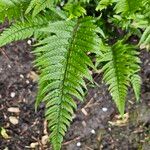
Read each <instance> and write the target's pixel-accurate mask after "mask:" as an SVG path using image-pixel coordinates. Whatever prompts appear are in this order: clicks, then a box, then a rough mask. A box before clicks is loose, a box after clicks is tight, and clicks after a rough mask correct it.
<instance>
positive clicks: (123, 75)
mask: <svg viewBox="0 0 150 150" xmlns="http://www.w3.org/2000/svg"><path fill="white" fill-rule="evenodd" d="M137 54H138V53H137V52H136V50H135V49H134V48H133V47H132V46H130V45H127V44H123V43H122V41H118V42H117V43H116V44H114V45H113V46H112V47H109V46H106V47H105V49H104V47H103V54H102V55H101V56H100V57H99V58H98V61H99V62H103V63H105V64H104V66H103V67H102V71H103V72H104V75H103V79H104V81H105V82H106V84H108V85H109V88H108V89H109V91H110V93H111V96H112V98H113V100H114V101H115V103H116V105H117V107H118V110H119V112H120V114H121V115H122V116H123V114H124V109H125V100H126V95H127V90H128V86H129V81H130V76H131V75H132V74H136V72H137V71H138V69H139V63H140V60H139V58H138V57H137ZM134 77H135V76H133V77H132V79H133V78H134ZM132 83H133V86H134V88H135V91H136V97H137V98H138V94H139V91H138V90H137V89H138V86H139V82H138V81H137V79H135V78H134V80H132Z"/></svg>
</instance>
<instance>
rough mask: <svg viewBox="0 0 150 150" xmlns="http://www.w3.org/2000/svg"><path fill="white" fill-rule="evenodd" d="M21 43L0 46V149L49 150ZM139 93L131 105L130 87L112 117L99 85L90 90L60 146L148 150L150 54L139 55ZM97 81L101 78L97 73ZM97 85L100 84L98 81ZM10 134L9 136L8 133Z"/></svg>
mask: <svg viewBox="0 0 150 150" xmlns="http://www.w3.org/2000/svg"><path fill="white" fill-rule="evenodd" d="M30 50H31V48H30V46H28V45H27V44H26V42H18V43H14V44H12V45H9V46H6V47H4V48H3V49H0V51H1V53H0V127H3V128H4V129H5V131H6V134H7V136H6V135H5V136H0V150H28V149H33V150H34V149H35V150H50V149H51V148H48V147H50V145H48V144H47V134H48V133H47V124H46V121H44V119H43V116H44V115H43V113H44V105H43V104H42V105H41V106H40V108H39V109H38V112H35V110H34V101H35V96H36V92H37V83H36V80H37V72H36V70H35V69H34V68H33V65H32V60H33V59H34V57H33V55H32V54H30ZM141 60H142V71H141V75H142V80H143V84H142V94H141V101H142V102H141V103H140V104H136V103H135V99H134V96H133V92H132V90H129V95H128V101H129V102H128V104H127V110H126V115H125V119H124V120H120V119H119V116H117V114H118V113H117V111H116V108H115V106H114V104H113V102H112V101H111V98H110V96H109V94H108V91H107V88H106V86H105V85H104V84H99V87H95V88H92V87H90V86H89V92H88V94H87V96H86V101H85V102H84V103H82V104H79V105H78V110H77V112H76V114H75V116H74V120H73V122H72V124H71V127H70V129H69V131H68V132H67V134H66V137H65V140H64V143H63V148H62V149H63V150H149V149H150V117H149V115H150V54H149V53H148V52H146V51H142V53H141ZM95 80H96V82H99V81H100V80H101V77H100V76H98V77H97V76H96V78H95ZM99 83H100V82H99ZM8 136H9V137H8Z"/></svg>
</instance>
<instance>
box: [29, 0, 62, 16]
mask: <svg viewBox="0 0 150 150" xmlns="http://www.w3.org/2000/svg"><path fill="white" fill-rule="evenodd" d="M59 1H60V0H31V2H30V5H29V6H28V8H27V10H26V14H27V13H29V12H30V11H31V10H32V9H33V13H32V16H33V17H35V16H36V15H37V14H38V13H39V12H41V11H42V10H45V9H46V8H51V7H52V6H53V5H54V4H57V3H58V2H59Z"/></svg>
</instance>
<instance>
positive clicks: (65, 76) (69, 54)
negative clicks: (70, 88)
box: [57, 21, 79, 134]
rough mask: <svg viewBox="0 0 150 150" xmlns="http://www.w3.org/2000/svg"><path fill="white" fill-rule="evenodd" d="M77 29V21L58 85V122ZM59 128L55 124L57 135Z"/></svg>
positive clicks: (58, 124)
mask: <svg viewBox="0 0 150 150" xmlns="http://www.w3.org/2000/svg"><path fill="white" fill-rule="evenodd" d="M78 27H79V21H77V24H76V25H75V27H74V29H73V32H72V38H71V42H70V46H69V49H68V54H67V60H66V66H65V72H64V77H63V80H62V83H61V84H60V88H62V91H61V96H60V101H61V102H60V105H59V112H58V122H60V117H61V115H60V113H61V110H62V105H61V104H62V101H63V96H64V88H63V87H64V86H65V82H66V79H67V74H68V68H69V60H70V58H71V52H72V49H73V48H72V46H73V43H74V40H75V37H76V33H77V30H78ZM59 126H60V123H57V134H59Z"/></svg>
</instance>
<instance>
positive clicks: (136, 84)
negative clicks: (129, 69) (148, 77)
mask: <svg viewBox="0 0 150 150" xmlns="http://www.w3.org/2000/svg"><path fill="white" fill-rule="evenodd" d="M130 82H131V84H132V87H133V90H134V93H135V97H136V100H137V101H139V99H140V92H141V77H140V76H139V75H137V74H133V75H132V76H131V78H130Z"/></svg>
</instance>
